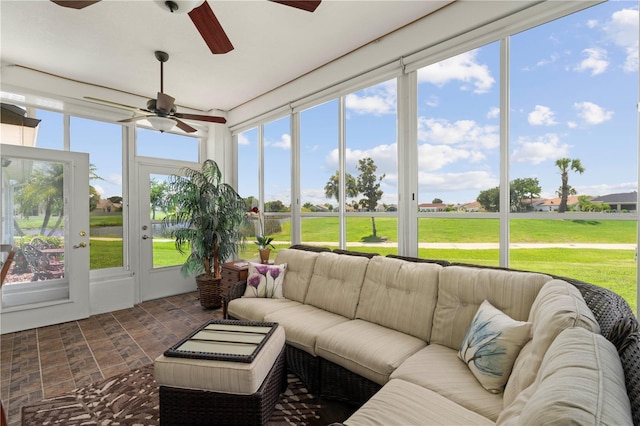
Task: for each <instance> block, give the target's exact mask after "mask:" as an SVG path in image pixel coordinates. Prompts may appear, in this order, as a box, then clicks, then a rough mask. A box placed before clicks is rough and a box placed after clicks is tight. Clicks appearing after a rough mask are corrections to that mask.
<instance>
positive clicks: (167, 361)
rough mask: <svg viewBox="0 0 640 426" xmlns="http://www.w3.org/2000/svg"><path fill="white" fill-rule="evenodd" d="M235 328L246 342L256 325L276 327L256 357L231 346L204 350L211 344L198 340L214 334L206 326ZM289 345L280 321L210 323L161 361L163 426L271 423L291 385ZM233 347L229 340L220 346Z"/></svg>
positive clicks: (158, 371)
mask: <svg viewBox="0 0 640 426" xmlns="http://www.w3.org/2000/svg"><path fill="white" fill-rule="evenodd" d="M229 326H231V327H234V328H237V329H238V330H241V331H238V333H237V335H239V336H240V337H239V339H240V340H242V339H245V338H247V336H248V335H251V334H252V332H251V327H256V329H261V330H264V329H265V327H267V328H269V327H271V331H270V332H269V333H268V335H265V338H264V339H263V340H262V342H261V343H260V344H259V346H260V347H257V348H256V350H254V351H253V352H252V354H251V355H238V354H237V353H229V352H233V349H232V350H231V351H229V352H227V351H226V349H225V348H223V349H222V350H218V349H216V350H215V352H209V351H208V350H206V349H203V347H202V345H203V344H206V343H207V342H204V343H203V341H202V340H198V338H199V337H201V336H202V335H203V332H206V331H208V329H207V328H206V327H213V328H216V327H229ZM223 333H226V332H223ZM224 339H226V337H225V338H224ZM230 339H231V340H233V339H235V337H230ZM284 342H285V335H284V329H283V328H282V327H280V326H279V325H278V324H274V323H252V322H246V321H233V320H217V321H212V322H210V323H207V324H205V325H204V326H203V327H201V328H200V329H198V330H196V332H194V333H193V334H191V335H190V336H188V337H186V338H185V339H183V340H182V341H181V342H180V343H178V344H177V345H175V346H174V347H173V348H171V349H170V350H168V351H166V352H165V353H164V354H163V355H161V356H159V357H158V358H157V359H156V360H155V365H154V375H155V379H156V382H158V385H159V386H160V424H161V425H187V424H188V425H211V424H218V425H262V424H265V423H266V422H267V421H268V420H269V417H270V416H271V414H272V413H273V409H274V407H275V405H276V403H277V402H278V400H279V396H280V393H281V392H283V391H284V390H285V389H286V387H287V375H286V366H285V352H284ZM185 343H186V344H187V345H189V344H194V345H195V346H192V347H190V348H188V349H194V348H195V349H197V350H195V351H194V350H186V351H185V350H184V349H185ZM236 343H237V342H233V343H231V345H232V346H233V345H235V344H236ZM228 344H229V342H228V341H223V342H222V343H220V345H223V346H224V345H228ZM243 344H245V342H240V343H238V345H239V346H242V345H243ZM247 345H249V344H247ZM181 348H182V352H180V351H181ZM218 348H219V346H218ZM241 350H242V348H241Z"/></svg>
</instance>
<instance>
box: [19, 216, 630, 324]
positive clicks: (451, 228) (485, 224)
mask: <svg viewBox="0 0 640 426" xmlns="http://www.w3.org/2000/svg"><path fill="white" fill-rule="evenodd" d="M375 221H376V227H377V231H378V236H382V237H385V239H386V241H388V242H397V240H398V238H397V219H396V218H388V217H378V218H376V220H375ZM19 223H20V226H21V227H22V228H23V229H29V228H30V227H37V226H39V224H41V218H30V219H22V220H19ZM121 224H122V217H121V216H119V215H108V216H92V217H91V226H119V225H121ZM418 229H419V241H420V242H430V243H444V242H449V243H480V242H482V243H497V242H498V241H499V236H498V234H499V221H498V220H497V219H474V218H471V219H448V218H446V219H445V218H420V219H419V227H418ZM510 233H511V241H512V242H519V243H605V244H606V243H620V244H636V222H635V221H621V220H612V221H591V220H563V219H551V220H527V219H513V220H511V222H510ZM274 237H275V243H276V249H275V250H273V251H272V254H271V258H272V259H273V258H275V256H276V254H277V250H278V249H281V248H285V247H288V246H289V241H291V227H290V223H289V222H284V223H283V225H282V232H280V233H278V234H276V235H274ZM302 240H303V241H305V242H311V241H316V242H334V243H333V245H332V248H335V247H337V243H335V242H336V241H338V218H337V217H327V218H305V219H303V220H302ZM370 240H371V218H369V217H349V218H347V241H348V242H350V243H357V242H366V241H370ZM279 242H280V243H279ZM90 247H91V269H103V268H110V267H119V266H122V241H117V240H116V241H103V240H97V239H91V246H90ZM353 250H358V251H366V252H375V253H379V254H382V255H386V254H390V253H393V254H396V253H397V248H396V247H384V246H381V245H375V243H374V244H371V245H369V246H357V247H353ZM154 253H155V255H154V266H155V267H161V266H170V265H179V264H181V263H182V262H183V261H184V259H185V258H186V255H180V254H179V253H178V252H177V251H176V249H175V246H174V244H173V242H163V241H154ZM418 255H419V257H422V258H431V259H446V260H449V261H452V262H463V263H474V264H480V265H491V266H497V265H498V263H499V252H498V250H497V249H486V250H461V249H449V248H447V249H444V248H443V249H423V248H421V249H419V253H418ZM240 257H243V258H246V259H253V258H257V257H258V252H257V247H256V246H255V244H253V240H252V239H250V240H249V241H248V242H247V244H246V249H245V251H244V252H243V253H240ZM510 266H511V267H512V268H516V269H524V270H530V271H539V272H548V273H552V274H556V275H562V276H568V277H573V278H577V279H580V280H584V281H587V282H591V283H594V284H597V285H600V286H603V287H606V288H609V289H612V290H613V291H615V292H616V293H618V294H620V295H622V296H623V297H624V298H625V299H626V300H627V301H628V302H629V304H630V305H631V306H632V308H633V310H634V312H635V310H636V290H635V287H636V263H635V260H634V252H633V251H632V250H598V249H569V248H550V249H512V250H511V251H510Z"/></svg>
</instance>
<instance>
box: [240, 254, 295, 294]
mask: <svg viewBox="0 0 640 426" xmlns="http://www.w3.org/2000/svg"><path fill="white" fill-rule="evenodd" d="M286 271H287V264H286V263H283V264H282V265H263V264H261V263H253V262H249V271H248V276H247V287H246V289H245V291H244V297H263V298H271V299H282V298H283V297H284V296H283V295H282V283H283V282H284V274H285V272H286Z"/></svg>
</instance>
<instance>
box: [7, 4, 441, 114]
mask: <svg viewBox="0 0 640 426" xmlns="http://www.w3.org/2000/svg"><path fill="white" fill-rule="evenodd" d="M208 2H209V5H210V6H211V8H212V9H213V11H214V13H215V14H216V16H217V18H218V19H219V20H220V22H221V24H222V26H223V27H224V29H225V31H226V33H227V35H228V36H229V38H230V40H231V42H232V43H233V45H234V47H235V50H233V51H231V52H230V53H227V54H224V55H213V54H211V53H210V51H209V49H208V48H207V46H206V45H205V43H204V41H203V40H202V39H201V37H200V35H199V33H198V31H197V30H196V28H195V27H194V25H193V23H192V22H191V20H190V19H189V16H188V15H176V14H171V13H169V12H167V11H164V10H162V9H161V8H160V7H159V6H158V5H156V4H154V3H153V2H152V1H151V0H138V1H119V0H102V1H101V2H99V3H97V4H94V5H92V6H89V7H87V8H85V9H81V10H75V9H69V8H63V7H60V6H57V5H55V4H54V3H52V2H50V1H45V0H28V1H25V0H21V1H12V0H0V31H1V32H0V35H1V39H0V61H1V62H2V65H3V68H4V67H7V66H11V65H14V64H18V65H20V66H22V67H28V68H33V69H36V70H39V71H42V72H45V73H51V74H54V75H57V76H61V77H64V78H66V79H72V80H79V81H82V82H86V83H89V85H88V86H86V93H85V94H84V96H95V94H94V93H96V91H97V90H99V89H96V88H95V87H92V85H97V86H105V87H108V88H111V89H116V90H119V91H124V92H129V93H133V94H136V95H140V96H142V97H145V98H155V97H156V92H158V91H159V90H160V65H159V63H158V62H157V60H156V59H155V57H154V54H153V52H154V51H156V50H163V51H166V52H167V53H169V55H170V58H169V61H168V62H167V63H166V64H165V66H164V91H165V93H167V94H170V95H171V96H173V97H175V98H176V103H177V104H178V105H180V106H182V107H188V108H192V109H195V110H199V111H209V110H212V109H217V110H222V111H229V110H231V109H233V108H234V107H237V106H238V105H242V104H243V103H245V102H247V101H250V100H251V99H254V98H256V97H258V96H260V95H261V94H264V93H266V92H269V91H270V90H272V89H275V88H277V87H279V86H281V85H283V84H284V83H286V82H288V81H291V80H293V79H295V78H296V77H299V76H301V75H304V74H306V73H308V72H309V71H312V70H314V69H316V68H318V67H320V66H322V65H324V64H327V63H329V62H331V61H332V60H334V59H336V58H339V57H341V56H342V55H345V54H346V53H348V52H351V51H353V50H354V49H358V48H359V47H361V46H363V45H366V44H368V43H371V42H374V41H376V40H377V39H379V38H380V37H382V36H384V35H386V34H388V33H390V32H392V31H394V30H396V29H398V28H400V27H403V26H405V25H407V24H409V23H411V22H413V21H415V20H417V19H420V18H422V17H424V16H426V15H429V14H430V13H432V12H433V11H435V10H437V9H439V8H441V7H443V6H445V5H446V4H448V3H450V2H451V0H439V1H435V0H429V1H424V0H423V1H405V0H397V1H365V0H359V1H343V0H323V1H322V3H321V4H320V6H319V7H318V8H317V9H316V11H315V12H314V13H309V12H305V11H301V10H298V9H295V8H292V7H287V6H283V5H281V4H277V3H273V2H270V1H267V0H254V1H238V0H236V1H221V0H208ZM102 93H104V91H103V92H102ZM136 99H137V98H136ZM109 100H114V101H117V100H116V99H109ZM134 106H136V107H143V106H144V103H143V101H141V104H140V105H134Z"/></svg>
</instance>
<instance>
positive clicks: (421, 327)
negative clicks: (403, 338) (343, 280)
mask: <svg viewBox="0 0 640 426" xmlns="http://www.w3.org/2000/svg"><path fill="white" fill-rule="evenodd" d="M441 269H442V266H440V265H438V264H435V263H413V262H406V261H403V260H398V259H391V258H388V257H382V256H376V257H374V258H372V259H371V260H370V261H369V266H368V267H367V273H366V275H365V277H364V283H363V284H362V291H361V292H360V301H359V302H358V309H357V310H356V318H359V319H362V320H365V321H368V322H372V323H375V324H379V325H381V326H383V327H387V328H390V329H393V330H397V331H401V332H403V333H405V334H409V335H411V336H414V337H417V338H419V339H422V340H424V341H426V342H427V343H428V342H429V340H430V338H431V327H432V321H433V311H434V310H435V307H436V299H437V297H438V276H439V274H440V270H441Z"/></svg>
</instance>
